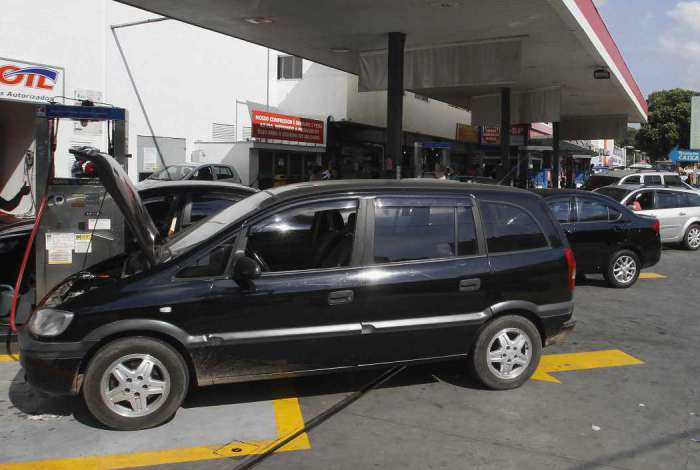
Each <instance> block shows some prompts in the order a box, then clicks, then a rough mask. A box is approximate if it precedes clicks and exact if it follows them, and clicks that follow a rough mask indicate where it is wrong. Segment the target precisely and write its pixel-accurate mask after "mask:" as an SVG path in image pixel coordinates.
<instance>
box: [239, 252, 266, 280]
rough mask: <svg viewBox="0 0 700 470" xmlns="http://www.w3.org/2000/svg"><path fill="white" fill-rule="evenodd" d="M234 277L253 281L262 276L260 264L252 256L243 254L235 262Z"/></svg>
mask: <svg viewBox="0 0 700 470" xmlns="http://www.w3.org/2000/svg"><path fill="white" fill-rule="evenodd" d="M232 274H233V279H234V280H236V281H251V280H253V279H256V278H258V277H260V265H259V264H258V263H257V262H255V260H253V259H252V258H248V257H247V256H241V257H240V258H238V259H237V260H236V261H235V262H234V264H233V273H232Z"/></svg>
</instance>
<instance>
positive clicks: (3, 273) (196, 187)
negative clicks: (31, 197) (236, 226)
mask: <svg viewBox="0 0 700 470" xmlns="http://www.w3.org/2000/svg"><path fill="white" fill-rule="evenodd" d="M256 192H257V190H256V189H253V188H249V187H247V186H242V185H239V184H234V183H228V182H223V181H220V182H218V181H193V180H185V181H161V182H159V183H158V184H153V185H149V186H147V187H146V188H144V189H141V190H139V194H140V196H141V199H142V201H143V204H144V206H145V207H146V210H147V211H148V213H149V214H150V216H151V218H152V220H153V223H154V224H155V226H156V228H157V229H158V232H159V233H160V235H161V236H162V237H163V238H168V237H171V236H173V235H174V234H176V233H178V232H179V231H180V230H182V229H185V228H187V227H188V226H190V225H192V224H194V223H196V222H198V221H200V220H202V219H204V218H206V217H209V216H211V215H213V214H215V213H217V212H219V211H221V210H223V209H225V208H226V207H228V206H230V205H231V204H235V203H236V202H238V201H240V200H241V199H243V198H245V197H248V196H250V195H251V194H254V193H256ZM33 224H34V218H33V217H32V218H22V219H18V218H15V217H13V216H11V215H9V214H6V215H3V216H2V217H0V266H1V268H0V290H2V292H4V293H7V292H10V295H11V292H14V286H15V281H16V279H17V274H18V270H19V265H20V263H21V261H22V257H23V255H24V247H25V246H26V245H27V241H28V239H29V234H30V232H31V231H32V226H33ZM32 259H33V255H32ZM33 286H34V262H33V261H31V262H30V263H29V265H28V266H27V271H26V272H25V281H24V283H23V289H22V293H26V292H28V291H29V289H31V288H32V287H33ZM2 306H3V308H2V309H1V310H0V321H1V320H2V319H3V318H6V317H7V314H8V313H9V310H8V309H7V308H5V307H7V305H6V303H3V304H2Z"/></svg>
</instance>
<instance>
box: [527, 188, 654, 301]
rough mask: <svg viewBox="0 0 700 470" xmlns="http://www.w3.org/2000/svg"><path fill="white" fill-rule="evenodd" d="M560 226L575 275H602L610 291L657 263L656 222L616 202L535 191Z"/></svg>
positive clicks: (594, 196) (569, 192)
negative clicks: (571, 256)
mask: <svg viewBox="0 0 700 470" xmlns="http://www.w3.org/2000/svg"><path fill="white" fill-rule="evenodd" d="M537 192H538V193H539V194H540V195H541V196H542V197H544V198H545V200H546V201H547V204H548V205H549V208H550V209H551V210H552V212H553V213H554V216H555V218H556V219H557V220H558V221H559V223H560V224H561V225H562V228H563V229H564V231H565V232H566V235H567V237H568V239H569V243H570V244H571V248H572V249H573V251H574V256H575V258H576V266H577V270H578V274H579V275H585V274H603V276H605V280H606V281H607V282H608V284H610V285H611V286H612V287H618V288H626V287H630V286H631V285H632V284H634V283H635V282H636V281H637V279H638V278H639V273H640V271H641V270H642V269H643V268H648V267H650V266H654V265H655V264H656V263H658V262H659V259H660V258H661V238H660V235H659V221H658V220H657V219H655V218H653V217H647V216H643V215H639V214H635V213H634V212H633V211H632V210H630V209H628V208H627V207H625V206H623V205H621V204H620V203H618V202H617V201H615V200H613V199H611V198H609V197H606V196H602V195H599V194H595V193H590V192H587V191H577V190H540V191H537Z"/></svg>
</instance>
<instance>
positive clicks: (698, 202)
mask: <svg viewBox="0 0 700 470" xmlns="http://www.w3.org/2000/svg"><path fill="white" fill-rule="evenodd" d="M681 202H682V203H683V207H700V194H692V193H683V194H682V195H681Z"/></svg>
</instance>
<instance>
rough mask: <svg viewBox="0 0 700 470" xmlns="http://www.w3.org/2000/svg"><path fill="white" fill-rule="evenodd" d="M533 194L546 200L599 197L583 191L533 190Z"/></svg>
mask: <svg viewBox="0 0 700 470" xmlns="http://www.w3.org/2000/svg"><path fill="white" fill-rule="evenodd" d="M615 187H617V186H615ZM532 192H533V193H536V194H539V195H540V196H542V197H544V198H548V197H553V196H590V195H595V196H598V195H597V194H595V193H593V192H591V191H583V190H581V189H533V190H532Z"/></svg>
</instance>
